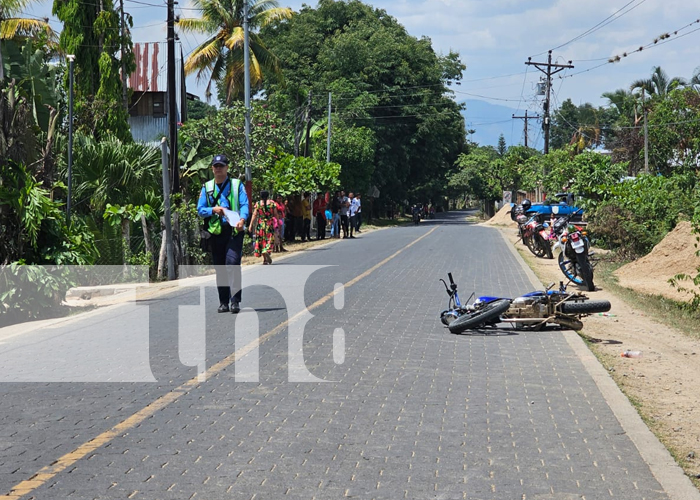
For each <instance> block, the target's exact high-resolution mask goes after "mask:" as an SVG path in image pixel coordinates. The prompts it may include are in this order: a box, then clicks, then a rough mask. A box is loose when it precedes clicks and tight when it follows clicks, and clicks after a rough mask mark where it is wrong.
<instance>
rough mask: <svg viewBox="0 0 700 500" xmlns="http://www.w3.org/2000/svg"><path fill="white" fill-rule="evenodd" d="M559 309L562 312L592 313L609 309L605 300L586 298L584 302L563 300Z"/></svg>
mask: <svg viewBox="0 0 700 500" xmlns="http://www.w3.org/2000/svg"><path fill="white" fill-rule="evenodd" d="M559 309H560V310H561V312H562V313H564V314H593V313H603V312H608V311H609V310H610V302H608V301H607V300H586V301H584V302H563V303H562V304H561V305H560V306H559Z"/></svg>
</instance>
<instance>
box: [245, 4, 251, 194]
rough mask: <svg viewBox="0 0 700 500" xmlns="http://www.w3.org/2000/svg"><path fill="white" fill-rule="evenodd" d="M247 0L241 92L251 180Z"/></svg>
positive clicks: (246, 150)
mask: <svg viewBox="0 0 700 500" xmlns="http://www.w3.org/2000/svg"><path fill="white" fill-rule="evenodd" d="M248 7H249V6H248V0H243V92H244V94H245V95H244V99H243V101H244V103H245V180H246V182H250V181H252V180H253V178H252V174H251V169H250V26H249V22H248Z"/></svg>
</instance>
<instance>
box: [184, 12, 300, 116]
mask: <svg viewBox="0 0 700 500" xmlns="http://www.w3.org/2000/svg"><path fill="white" fill-rule="evenodd" d="M246 1H247V2H249V9H248V14H249V16H248V17H249V27H250V80H251V86H253V87H255V86H258V85H260V83H261V82H262V80H263V73H267V72H272V73H274V74H276V75H279V74H280V68H279V63H278V60H277V58H276V57H275V56H274V55H273V54H272V53H270V51H268V50H267V48H265V46H264V45H263V43H262V40H261V39H260V36H259V35H258V34H257V33H255V31H256V29H258V28H261V27H263V26H266V25H268V24H270V23H272V22H274V21H277V20H281V19H289V18H290V17H291V16H292V9H290V8H287V7H279V4H278V2H277V0H194V6H195V7H196V8H199V9H201V10H202V17H201V18H198V19H195V18H185V19H180V21H178V23H177V26H178V27H179V28H180V29H182V30H183V31H186V32H187V31H189V32H196V33H204V34H207V35H210V37H209V38H208V39H207V40H206V41H204V42H203V43H202V44H201V45H199V46H198V47H197V48H196V49H194V51H193V52H192V54H191V55H190V56H189V57H188V58H187V61H185V73H186V74H188V75H189V74H192V73H195V72H196V73H197V79H198V80H199V79H202V78H207V77H208V78H209V84H208V85H207V89H206V97H207V99H209V98H210V97H211V85H212V82H216V81H219V80H222V81H223V82H222V83H223V84H224V86H225V89H226V104H229V103H230V102H231V99H232V98H233V97H234V96H237V95H241V94H242V92H243V74H244V68H243V56H244V53H243V6H244V2H246Z"/></svg>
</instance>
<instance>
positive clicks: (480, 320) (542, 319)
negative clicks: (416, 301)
mask: <svg viewBox="0 0 700 500" xmlns="http://www.w3.org/2000/svg"><path fill="white" fill-rule="evenodd" d="M447 276H448V278H449V280H450V284H449V285H448V284H447V282H446V281H445V280H444V279H440V281H442V283H443V285H445V291H446V292H447V295H448V296H449V297H450V299H449V303H448V308H447V309H446V310H444V311H442V313H440V321H442V324H443V325H445V326H446V327H447V328H449V330H450V332H452V333H462V332H464V331H466V330H472V329H480V328H486V327H495V326H496V325H498V324H499V323H510V324H511V326H512V327H513V328H516V329H529V330H540V329H542V328H544V327H545V326H547V325H556V326H557V327H559V328H565V329H572V330H581V329H582V328H583V323H582V322H581V318H582V317H584V316H588V315H590V314H594V313H602V312H607V311H609V310H610V302H608V301H607V300H590V299H589V298H588V297H587V296H585V295H583V294H582V293H578V292H576V293H570V292H567V291H566V286H564V284H563V283H560V284H559V290H551V288H552V287H553V286H554V285H553V284H552V285H550V286H549V287H547V289H546V290H544V291H535V292H530V293H527V294H525V295H522V296H520V297H517V298H515V299H509V298H504V297H491V296H482V297H478V298H477V299H476V300H474V302H472V303H468V304H466V305H462V303H461V302H460V300H459V295H458V293H457V284H456V283H455V282H454V279H453V278H452V273H447ZM473 297H474V293H472V294H471V296H470V297H469V299H468V300H467V302H469V301H470V300H471V299H472V298H473Z"/></svg>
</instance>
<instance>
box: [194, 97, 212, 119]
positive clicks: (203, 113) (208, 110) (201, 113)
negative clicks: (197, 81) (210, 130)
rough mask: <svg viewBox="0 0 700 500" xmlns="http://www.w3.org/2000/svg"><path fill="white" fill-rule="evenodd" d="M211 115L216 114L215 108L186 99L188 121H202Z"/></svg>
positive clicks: (201, 102)
mask: <svg viewBox="0 0 700 500" xmlns="http://www.w3.org/2000/svg"><path fill="white" fill-rule="evenodd" d="M213 113H216V106H212V105H211V104H207V103H206V102H203V101H200V100H199V99H187V119H188V120H202V119H203V118H206V117H207V116H209V115H211V114H213Z"/></svg>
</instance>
